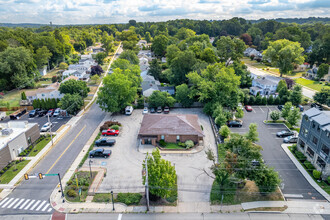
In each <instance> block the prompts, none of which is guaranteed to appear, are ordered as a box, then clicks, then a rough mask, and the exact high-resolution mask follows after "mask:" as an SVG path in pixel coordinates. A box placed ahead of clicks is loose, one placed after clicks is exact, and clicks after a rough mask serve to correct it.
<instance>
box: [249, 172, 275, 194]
mask: <svg viewBox="0 0 330 220" xmlns="http://www.w3.org/2000/svg"><path fill="white" fill-rule="evenodd" d="M255 175H256V176H255V178H254V181H255V182H256V184H257V186H258V187H259V188H260V189H262V192H275V191H276V189H277V186H278V185H279V184H280V182H281V180H280V178H279V176H278V173H277V172H276V171H274V169H273V168H268V167H260V169H258V172H256V173H255Z"/></svg>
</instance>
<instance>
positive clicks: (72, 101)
mask: <svg viewBox="0 0 330 220" xmlns="http://www.w3.org/2000/svg"><path fill="white" fill-rule="evenodd" d="M58 105H59V107H60V108H61V109H64V110H66V111H67V112H68V113H69V114H71V115H75V114H76V113H77V112H78V111H79V110H80V109H81V107H82V106H83V105H84V100H83V99H82V97H81V95H79V94H77V93H75V94H70V93H68V94H65V95H64V97H63V98H62V99H61V101H60V102H59V104H58Z"/></svg>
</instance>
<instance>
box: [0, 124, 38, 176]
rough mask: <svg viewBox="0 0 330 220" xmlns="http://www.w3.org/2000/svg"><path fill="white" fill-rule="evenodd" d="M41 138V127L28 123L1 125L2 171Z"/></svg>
mask: <svg viewBox="0 0 330 220" xmlns="http://www.w3.org/2000/svg"><path fill="white" fill-rule="evenodd" d="M39 137H40V131H39V125H38V124H37V123H28V121H9V122H8V123H0V170H1V169H2V168H4V167H5V166H6V165H7V164H8V163H9V162H10V161H12V160H16V159H17V157H18V156H19V154H20V153H21V152H22V151H24V150H25V149H26V148H27V147H28V146H30V145H31V144H32V143H34V142H35V141H36V140H37V139H38V138H39Z"/></svg>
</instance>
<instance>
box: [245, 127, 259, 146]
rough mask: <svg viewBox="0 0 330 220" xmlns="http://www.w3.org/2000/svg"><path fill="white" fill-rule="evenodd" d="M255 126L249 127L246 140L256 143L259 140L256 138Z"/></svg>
mask: <svg viewBox="0 0 330 220" xmlns="http://www.w3.org/2000/svg"><path fill="white" fill-rule="evenodd" d="M257 127H258V126H257V124H256V123H251V124H250V125H249V131H248V133H247V134H246V138H247V139H248V140H250V141H252V142H257V141H258V140H259V138H258V136H259V134H258V131H257Z"/></svg>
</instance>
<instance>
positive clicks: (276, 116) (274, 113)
mask: <svg viewBox="0 0 330 220" xmlns="http://www.w3.org/2000/svg"><path fill="white" fill-rule="evenodd" d="M280 117H281V112H279V111H272V112H271V113H270V118H271V119H272V120H273V121H277V120H279V119H280Z"/></svg>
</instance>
